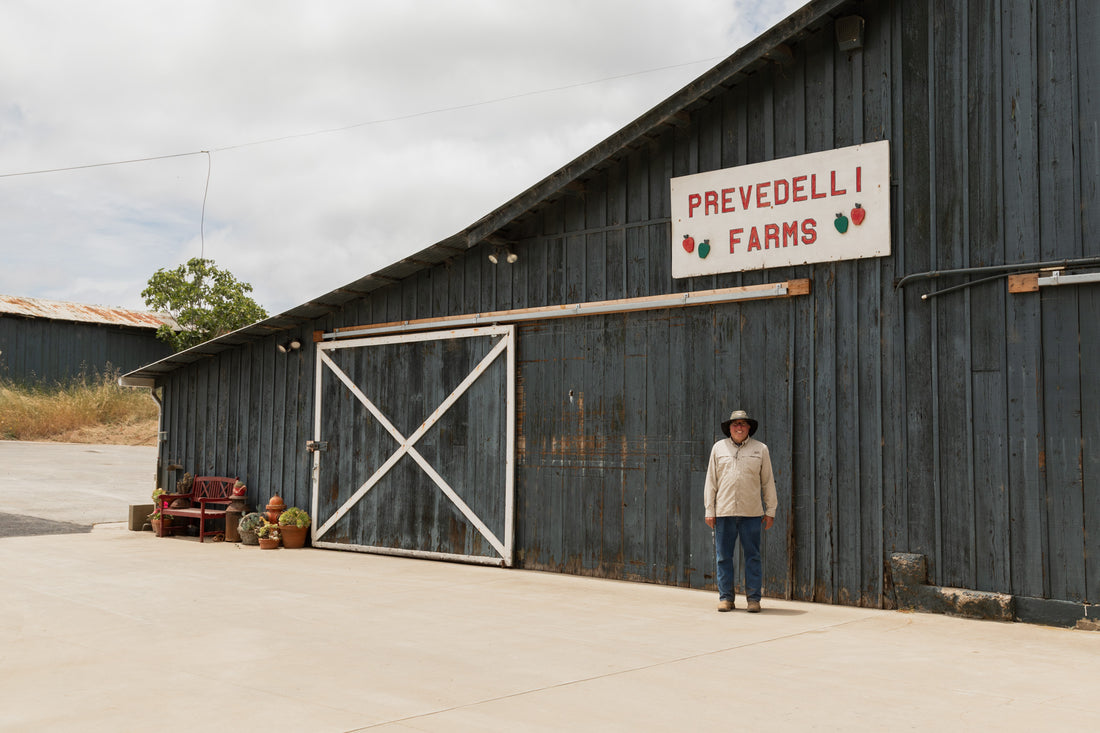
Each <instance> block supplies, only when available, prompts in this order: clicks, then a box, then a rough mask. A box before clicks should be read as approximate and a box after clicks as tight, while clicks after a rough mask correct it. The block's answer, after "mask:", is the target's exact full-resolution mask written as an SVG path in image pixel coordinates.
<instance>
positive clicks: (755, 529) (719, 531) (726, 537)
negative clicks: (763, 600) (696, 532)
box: [714, 517, 764, 601]
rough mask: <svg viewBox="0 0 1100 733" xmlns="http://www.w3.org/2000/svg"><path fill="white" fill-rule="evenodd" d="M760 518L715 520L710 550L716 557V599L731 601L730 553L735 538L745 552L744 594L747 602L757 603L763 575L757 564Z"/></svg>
mask: <svg viewBox="0 0 1100 733" xmlns="http://www.w3.org/2000/svg"><path fill="white" fill-rule="evenodd" d="M762 525H763V517H716V518H715V525H714V549H715V551H716V553H717V555H718V600H721V601H732V600H733V586H734V581H735V580H736V578H734V572H733V552H734V549H735V547H736V543H737V539H738V538H740V539H741V550H742V552H744V553H745V595H746V596H747V597H748V599H749V600H750V601H759V600H760V586H761V585H762V584H763V581H764V572H763V568H762V567H761V564H760V528H761V526H762Z"/></svg>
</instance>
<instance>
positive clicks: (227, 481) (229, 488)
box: [160, 476, 240, 542]
mask: <svg viewBox="0 0 1100 733" xmlns="http://www.w3.org/2000/svg"><path fill="white" fill-rule="evenodd" d="M236 483H237V479H235V478H226V477H224V476H196V477H195V480H194V481H193V482H192V483H191V491H190V492H188V493H186V494H163V495H161V497H160V499H161V509H160V511H161V513H162V514H164V515H165V516H169V517H188V518H190V519H197V520H199V542H202V541H203V539H204V538H206V537H209V536H211V535H216V534H221V530H207V529H206V520H208V519H224V518H225V510H226V507H227V506H228V505H229V504H231V503H232V502H233V486H234V485H235V484H236ZM237 498H240V497H237ZM182 499H185V500H186V502H183V501H180V500H182ZM182 503H186V504H187V506H175V507H174V506H172V504H182ZM211 505H214V506H211ZM219 505H220V508H219Z"/></svg>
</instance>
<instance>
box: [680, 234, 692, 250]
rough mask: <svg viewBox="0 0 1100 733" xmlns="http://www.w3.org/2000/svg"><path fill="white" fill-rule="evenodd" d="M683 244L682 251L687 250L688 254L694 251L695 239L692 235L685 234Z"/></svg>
mask: <svg viewBox="0 0 1100 733" xmlns="http://www.w3.org/2000/svg"><path fill="white" fill-rule="evenodd" d="M683 245H684V251H685V252H687V253H688V254H691V253H692V252H694V251H695V239H694V237H692V236H691V235H690V234H685V235H684V242H683Z"/></svg>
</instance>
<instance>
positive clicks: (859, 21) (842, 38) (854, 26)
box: [836, 15, 863, 51]
mask: <svg viewBox="0 0 1100 733" xmlns="http://www.w3.org/2000/svg"><path fill="white" fill-rule="evenodd" d="M836 45H837V48H838V49H840V50H841V51H855V50H857V49H860V48H863V18H861V17H859V16H858V15H846V16H844V17H843V18H837V19H836Z"/></svg>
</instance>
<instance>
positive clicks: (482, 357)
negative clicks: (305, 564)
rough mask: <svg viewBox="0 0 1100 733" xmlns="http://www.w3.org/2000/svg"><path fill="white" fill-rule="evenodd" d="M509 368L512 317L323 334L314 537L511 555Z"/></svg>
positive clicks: (485, 558) (350, 544)
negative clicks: (370, 333) (332, 336)
mask: <svg viewBox="0 0 1100 733" xmlns="http://www.w3.org/2000/svg"><path fill="white" fill-rule="evenodd" d="M502 357H503V358H502ZM514 374H515V329H514V327H513V326H496V327H488V328H470V329H463V330H456V331H445V332H439V331H437V332H422V333H415V334H402V335H397V336H383V337H376V338H360V339H351V340H347V341H331V342H321V343H318V344H317V364H316V371H315V375H316V376H315V380H316V381H315V393H314V423H313V424H314V441H313V443H312V446H311V448H312V449H313V487H312V507H313V517H314V522H313V526H312V539H313V544H314V546H316V547H326V548H332V549H350V550H358V551H363V552H377V553H383V554H396V555H411V556H417V557H435V558H441V559H450V560H461V561H464V562H473V563H481V564H496V565H500V564H503V565H507V566H510V565H512V554H513V528H514V516H513V515H514V509H513V501H514V484H513V481H514V452H515V446H514V442H515V438H514V435H515V407H514V400H515V378H514Z"/></svg>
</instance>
